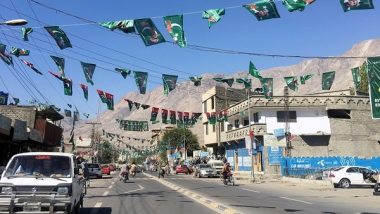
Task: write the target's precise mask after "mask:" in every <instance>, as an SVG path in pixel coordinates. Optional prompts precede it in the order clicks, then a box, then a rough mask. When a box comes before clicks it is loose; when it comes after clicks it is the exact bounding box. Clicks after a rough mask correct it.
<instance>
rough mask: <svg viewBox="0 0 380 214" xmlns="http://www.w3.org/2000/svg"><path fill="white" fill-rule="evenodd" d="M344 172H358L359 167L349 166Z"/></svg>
mask: <svg viewBox="0 0 380 214" xmlns="http://www.w3.org/2000/svg"><path fill="white" fill-rule="evenodd" d="M346 172H350V173H358V172H359V169H358V168H357V167H350V168H348V169H347V171H346Z"/></svg>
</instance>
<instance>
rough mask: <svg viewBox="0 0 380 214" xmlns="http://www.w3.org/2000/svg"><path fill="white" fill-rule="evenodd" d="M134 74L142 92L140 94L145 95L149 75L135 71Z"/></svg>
mask: <svg viewBox="0 0 380 214" xmlns="http://www.w3.org/2000/svg"><path fill="white" fill-rule="evenodd" d="M133 74H134V75H135V81H136V84H137V87H138V88H139V90H140V94H145V93H146V84H147V82H148V73H147V72H143V71H133Z"/></svg>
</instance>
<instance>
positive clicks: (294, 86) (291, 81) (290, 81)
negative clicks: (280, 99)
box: [284, 76, 298, 91]
mask: <svg viewBox="0 0 380 214" xmlns="http://www.w3.org/2000/svg"><path fill="white" fill-rule="evenodd" d="M284 80H285V82H286V85H287V86H288V87H289V88H290V89H291V90H293V91H298V78H297V77H296V76H293V77H284Z"/></svg>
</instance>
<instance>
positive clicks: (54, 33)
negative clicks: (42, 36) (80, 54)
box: [44, 26, 73, 49]
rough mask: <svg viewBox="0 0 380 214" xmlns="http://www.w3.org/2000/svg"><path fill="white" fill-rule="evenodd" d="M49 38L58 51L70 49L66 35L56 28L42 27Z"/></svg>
mask: <svg viewBox="0 0 380 214" xmlns="http://www.w3.org/2000/svg"><path fill="white" fill-rule="evenodd" d="M44 28H45V29H46V30H47V32H48V33H49V34H50V36H51V37H53V39H54V40H55V42H56V43H57V45H58V47H59V48H60V49H65V48H69V47H70V48H72V47H73V46H71V43H70V40H69V38H68V37H67V36H66V33H65V32H64V31H63V30H61V29H60V28H59V27H58V26H50V27H44Z"/></svg>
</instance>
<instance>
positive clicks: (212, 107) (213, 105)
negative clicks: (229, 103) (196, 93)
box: [211, 97, 215, 109]
mask: <svg viewBox="0 0 380 214" xmlns="http://www.w3.org/2000/svg"><path fill="white" fill-rule="evenodd" d="M214 108H215V97H211V109H214Z"/></svg>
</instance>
